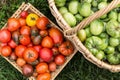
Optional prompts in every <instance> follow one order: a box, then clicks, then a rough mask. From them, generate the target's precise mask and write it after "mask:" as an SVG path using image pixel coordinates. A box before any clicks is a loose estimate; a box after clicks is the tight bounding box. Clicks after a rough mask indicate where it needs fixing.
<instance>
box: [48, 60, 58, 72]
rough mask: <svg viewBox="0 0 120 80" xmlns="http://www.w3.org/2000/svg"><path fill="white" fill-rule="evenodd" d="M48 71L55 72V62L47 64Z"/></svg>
mask: <svg viewBox="0 0 120 80" xmlns="http://www.w3.org/2000/svg"><path fill="white" fill-rule="evenodd" d="M48 66H49V70H50V71H52V72H53V71H55V70H56V68H57V65H56V64H55V62H51V63H49V65H48Z"/></svg>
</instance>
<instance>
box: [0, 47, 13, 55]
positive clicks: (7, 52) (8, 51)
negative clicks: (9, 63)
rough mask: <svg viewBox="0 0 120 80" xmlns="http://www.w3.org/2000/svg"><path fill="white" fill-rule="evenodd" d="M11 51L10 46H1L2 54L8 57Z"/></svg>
mask: <svg viewBox="0 0 120 80" xmlns="http://www.w3.org/2000/svg"><path fill="white" fill-rule="evenodd" d="M11 53H12V49H11V47H10V46H3V47H2V50H1V54H2V56H5V57H8V56H10V55H11Z"/></svg>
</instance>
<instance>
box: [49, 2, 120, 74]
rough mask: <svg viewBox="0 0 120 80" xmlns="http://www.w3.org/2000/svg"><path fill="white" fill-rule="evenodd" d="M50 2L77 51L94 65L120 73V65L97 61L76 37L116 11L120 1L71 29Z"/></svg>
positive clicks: (59, 22)
mask: <svg viewBox="0 0 120 80" xmlns="http://www.w3.org/2000/svg"><path fill="white" fill-rule="evenodd" d="M48 2H49V6H50V10H51V12H52V14H53V16H54V17H55V18H56V20H57V22H58V24H59V26H60V27H61V28H63V29H64V30H65V31H64V35H65V36H67V37H69V38H71V39H72V40H73V42H74V45H75V46H76V48H77V50H79V51H80V52H81V53H82V54H83V56H84V57H85V58H86V59H87V60H88V61H90V62H92V63H93V64H95V65H97V66H98V67H100V68H105V69H108V70H110V71H111V72H120V65H111V64H108V63H106V62H103V61H101V60H99V59H97V58H96V57H95V56H93V54H92V53H91V52H90V51H89V50H88V49H87V48H86V47H85V46H84V45H83V43H82V42H81V41H80V40H79V39H78V37H77V36H76V33H77V32H78V31H79V30H80V29H82V28H84V27H85V26H86V25H88V24H90V23H91V22H92V21H93V20H95V19H98V18H99V17H101V16H102V15H104V14H106V13H108V12H109V11H111V10H112V9H114V8H115V7H116V6H117V5H118V4H120V0H113V1H112V2H111V3H110V4H109V5H108V6H107V7H105V8H103V9H101V10H99V11H97V12H95V13H94V14H93V15H91V16H89V17H88V18H86V19H84V20H83V21H81V22H80V23H79V24H78V25H77V26H76V27H74V28H70V26H69V25H68V24H67V23H66V22H65V20H64V19H63V17H61V14H60V13H59V11H58V9H57V7H56V6H55V2H54V0H48Z"/></svg>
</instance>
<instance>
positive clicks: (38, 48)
mask: <svg viewBox="0 0 120 80" xmlns="http://www.w3.org/2000/svg"><path fill="white" fill-rule="evenodd" d="M33 47H34V49H35V50H36V51H37V52H40V49H42V46H40V45H38V46H33Z"/></svg>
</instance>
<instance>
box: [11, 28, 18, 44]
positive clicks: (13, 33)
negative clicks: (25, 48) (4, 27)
mask: <svg viewBox="0 0 120 80" xmlns="http://www.w3.org/2000/svg"><path fill="white" fill-rule="evenodd" d="M19 37H20V32H19V31H18V30H17V31H14V32H12V39H13V41H14V42H15V43H16V44H19Z"/></svg>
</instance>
